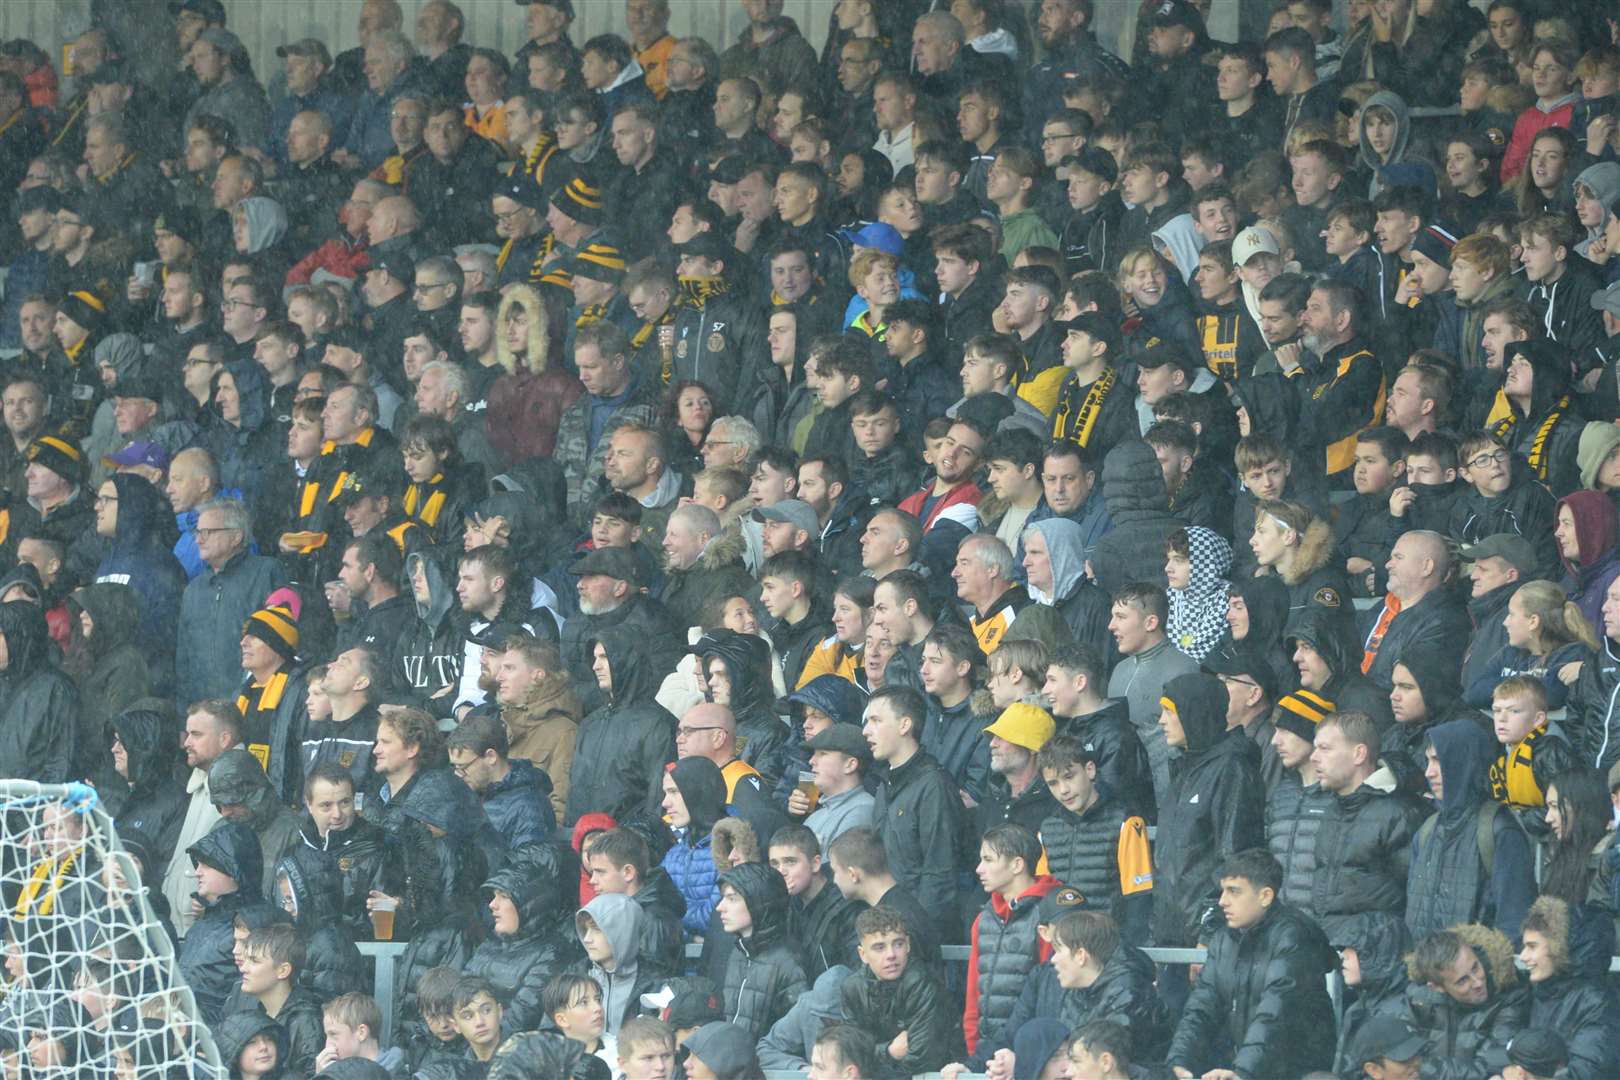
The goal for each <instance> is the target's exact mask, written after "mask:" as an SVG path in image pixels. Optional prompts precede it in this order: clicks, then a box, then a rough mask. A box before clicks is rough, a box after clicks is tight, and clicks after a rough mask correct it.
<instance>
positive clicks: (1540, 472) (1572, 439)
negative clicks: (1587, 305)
mask: <svg viewBox="0 0 1620 1080" xmlns="http://www.w3.org/2000/svg"><path fill="white" fill-rule="evenodd" d="M1502 369H1503V373H1504V374H1503V380H1502V388H1501V389H1500V390H1498V391H1497V392H1496V401H1495V403H1494V404H1492V406H1491V410H1490V413H1489V415H1488V416H1487V417H1486V419H1485V426H1486V427H1487V428H1489V429H1490V430H1491V431H1492V432H1494V433H1495V434H1496V436H1497V437H1498V438H1500V439H1501V440H1502V441H1503V442H1504V443H1506V444H1507V446H1508V449H1509V450H1511V451H1512V452H1513V453H1514V454H1516V455H1518V456H1519V457H1521V458H1523V459H1524V460H1525V462H1526V463H1528V464H1529V466H1530V470H1531V472H1532V473H1533V474H1534V475H1535V478H1536V479H1537V480H1540V481H1541V482H1542V483H1543V484H1546V485H1547V486H1548V487H1549V488H1551V489H1552V492H1553V494H1554V495H1567V494H1569V493H1570V492H1571V491H1574V490H1575V489H1576V488H1578V487H1579V486H1580V463H1579V461H1578V460H1577V459H1576V450H1577V449H1578V445H1579V442H1580V438H1581V426H1582V425H1581V421H1580V418H1579V417H1578V416H1576V415H1575V413H1574V410H1572V409H1571V407H1570V403H1571V400H1572V399H1571V395H1570V385H1569V356H1568V352H1567V350H1566V349H1565V348H1564V347H1563V346H1561V345H1559V344H1558V343H1556V342H1552V341H1544V340H1532V341H1515V342H1510V343H1509V344H1507V345H1506V346H1504V347H1503V349H1502Z"/></svg>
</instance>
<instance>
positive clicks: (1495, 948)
mask: <svg viewBox="0 0 1620 1080" xmlns="http://www.w3.org/2000/svg"><path fill="white" fill-rule="evenodd" d="M1454 932H1455V933H1457V934H1459V935H1460V936H1461V937H1462V938H1463V941H1464V943H1465V944H1467V945H1468V946H1469V947H1470V948H1472V949H1473V950H1474V952H1475V954H1476V955H1477V956H1478V958H1479V961H1480V964H1481V965H1482V966H1483V967H1484V969H1485V986H1486V998H1485V1003H1484V1004H1482V1005H1465V1004H1463V1003H1462V1002H1459V1001H1457V1000H1456V999H1454V998H1452V997H1451V996H1450V995H1449V994H1447V993H1445V991H1443V990H1437V989H1434V988H1433V987H1431V986H1429V985H1428V984H1427V983H1418V982H1412V983H1408V984H1407V987H1406V1009H1405V1015H1404V1017H1403V1018H1404V1019H1405V1020H1406V1021H1407V1023H1409V1024H1410V1025H1411V1026H1412V1028H1413V1029H1414V1030H1415V1031H1416V1032H1417V1033H1418V1034H1419V1035H1421V1036H1423V1037H1424V1040H1425V1043H1426V1045H1425V1046H1424V1048H1423V1076H1424V1078H1425V1080H1429V1078H1431V1077H1432V1078H1433V1080H1486V1078H1487V1077H1491V1076H1495V1075H1496V1074H1498V1073H1500V1072H1501V1071H1502V1066H1504V1065H1506V1064H1507V1046H1508V1043H1509V1042H1511V1041H1512V1040H1513V1037H1514V1036H1515V1035H1517V1034H1518V1033H1519V1032H1520V1031H1522V1030H1524V1027H1525V1025H1526V1024H1527V1023H1529V1021H1530V994H1529V991H1528V990H1526V989H1525V987H1523V986H1522V985H1516V984H1517V983H1518V974H1517V973H1516V972H1515V971H1514V968H1513V946H1512V945H1511V944H1510V943H1509V942H1507V941H1506V940H1503V939H1501V937H1500V935H1494V934H1493V932H1492V931H1490V930H1487V929H1486V928H1485V927H1482V926H1474V925H1466V926H1459V927H1455V928H1454ZM1493 936H1494V937H1495V938H1496V939H1497V940H1496V943H1495V944H1492V943H1491V938H1492V937H1493Z"/></svg>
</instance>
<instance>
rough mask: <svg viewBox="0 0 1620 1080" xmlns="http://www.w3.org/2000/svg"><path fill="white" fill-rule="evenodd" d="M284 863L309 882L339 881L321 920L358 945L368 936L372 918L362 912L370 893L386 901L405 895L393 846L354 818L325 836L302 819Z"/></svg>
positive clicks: (395, 845)
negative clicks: (330, 878)
mask: <svg viewBox="0 0 1620 1080" xmlns="http://www.w3.org/2000/svg"><path fill="white" fill-rule="evenodd" d="M287 860H291V861H292V862H293V863H295V864H296V865H297V867H298V870H299V872H300V873H301V874H302V875H303V876H304V877H306V878H308V879H310V880H319V879H320V878H321V877H322V875H324V874H326V873H328V872H335V873H336V874H337V875H338V881H337V885H338V894H337V896H336V897H335V898H334V900H335V904H334V905H333V908H332V909H331V910H330V911H325V912H322V918H323V921H324V920H330V921H333V922H336V923H339V924H341V925H342V926H343V928H344V930H345V931H347V932H348V934H349V935H350V936H351V937H353V938H355V939H356V940H358V941H365V940H368V939H370V937H371V936H372V925H371V915H370V913H369V912H367V911H366V897H367V896H369V895H370V894H371V891H372V890H373V889H375V890H376V891H378V892H380V893H382V894H383V895H385V896H399V895H401V894H402V893H403V892H404V891H405V867H404V863H403V856H402V854H401V852H400V849H399V844H398V841H397V840H395V839H394V838H393V837H391V836H389V835H388V834H387V833H386V832H384V831H383V829H382V827H381V826H380V825H377V824H376V823H374V822H371V821H368V820H366V819H365V818H363V817H360V816H359V815H358V814H357V815H355V819H354V823H353V824H352V825H350V826H349V827H348V828H347V829H331V830H328V831H327V834H326V835H325V836H322V835H321V832H320V829H318V828H317V827H316V825H315V821H314V819H313V818H311V817H310V816H309V815H308V814H305V815H304V818H303V821H302V822H301V823H300V825H299V829H298V841H297V843H295V844H294V845H293V846H292V848H291V849H290V850H289V851H288V852H287V853H286V856H285V857H284V859H283V862H285V861H287Z"/></svg>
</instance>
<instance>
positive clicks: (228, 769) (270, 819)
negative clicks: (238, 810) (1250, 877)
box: [208, 748, 299, 896]
mask: <svg viewBox="0 0 1620 1080" xmlns="http://www.w3.org/2000/svg"><path fill="white" fill-rule="evenodd" d="M208 795H209V797H210V798H211V799H213V800H214V805H215V806H216V807H220V806H245V807H247V809H248V812H249V814H250V815H251V816H250V817H249V818H248V820H247V824H248V825H249V827H251V828H252V829H253V831H254V833H255V834H256V835H257V836H258V838H259V853H260V856H261V867H260V872H259V880H260V881H262V882H264V883H266V884H267V885H268V884H269V883H270V881H271V880H272V879H273V877H274V875H275V869H276V863H277V862H278V861H280V859H281V857H282V856H283V855H285V854H286V853H287V852H289V851H291V850H292V849H293V847H294V846H295V845H296V844H297V843H299V840H298V815H297V814H296V813H294V812H293V811H292V810H290V809H288V808H287V807H286V806H284V805H283V804H282V803H281V801H280V800H279V799H278V798H277V796H276V792H275V789H274V788H272V787H271V786H270V780H269V778H268V777H266V776H265V775H264V769H263V768H262V767H261V766H260V765H259V762H258V760H257V759H255V758H254V756H253V755H252V754H250V753H248V752H247V751H246V750H243V749H240V748H237V749H234V750H227V751H225V753H223V754H221V755H220V756H219V757H218V758H217V759H215V761H214V763H213V764H212V765H210V766H209V767H208ZM266 895H267V896H268V895H269V894H268V892H267V893H266Z"/></svg>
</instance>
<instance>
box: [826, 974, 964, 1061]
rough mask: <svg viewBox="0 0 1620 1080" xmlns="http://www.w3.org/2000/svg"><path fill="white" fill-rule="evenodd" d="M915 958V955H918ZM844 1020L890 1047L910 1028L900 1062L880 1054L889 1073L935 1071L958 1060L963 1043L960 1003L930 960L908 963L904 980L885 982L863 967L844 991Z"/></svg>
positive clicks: (881, 1045)
mask: <svg viewBox="0 0 1620 1080" xmlns="http://www.w3.org/2000/svg"><path fill="white" fill-rule="evenodd" d="M913 959H915V957H913ZM839 997H840V999H841V1001H842V1004H843V1007H844V1020H845V1022H846V1023H851V1024H854V1025H855V1026H856V1027H858V1028H860V1029H861V1030H862V1031H864V1032H865V1033H866V1034H868V1035H869V1036H871V1037H872V1038H873V1040H874V1041H875V1042H876V1043H877V1044H878V1046H879V1047H886V1046H887V1045H888V1044H889V1043H890V1042H892V1041H894V1038H895V1036H897V1035H899V1034H900V1033H901V1032H902V1031H904V1032H906V1044H907V1045H906V1056H905V1057H903V1058H901V1059H900V1060H899V1061H895V1060H894V1059H893V1058H890V1057H889V1056H888V1054H887V1053H881V1052H880V1054H879V1057H880V1059H881V1063H880V1066H879V1067H880V1068H881V1069H883V1070H884V1071H883V1072H881V1073H880V1074H879V1075H880V1076H884V1077H904V1076H913V1075H915V1074H917V1073H925V1072H934V1071H937V1070H938V1069H940V1068H942V1067H944V1066H945V1065H946V1064H947V1063H949V1062H951V1061H953V1060H955V1054H956V1044H957V1042H958V1038H957V1034H958V1030H959V1029H958V1027H957V1024H958V1020H957V1017H956V1007H955V1004H954V1003H953V1002H952V1000H951V997H950V995H949V994H948V993H947V992H946V990H945V987H944V986H943V985H941V983H940V981H939V978H938V976H936V975H935V974H934V973H933V972H932V971H931V970H929V968H928V966H927V965H926V964H920V963H914V962H910V961H908V962H907V964H906V970H905V972H904V973H903V974H901V976H900V977H899V978H898V979H895V980H893V981H892V982H885V981H883V980H881V979H879V978H877V976H875V975H873V974H872V969H871V968H869V967H867V966H865V965H864V964H863V965H862V966H861V968H860V970H859V971H857V972H855V974H854V975H853V976H851V977H850V978H848V979H845V980H844V985H843V986H842V987H841V988H840V989H839Z"/></svg>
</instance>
